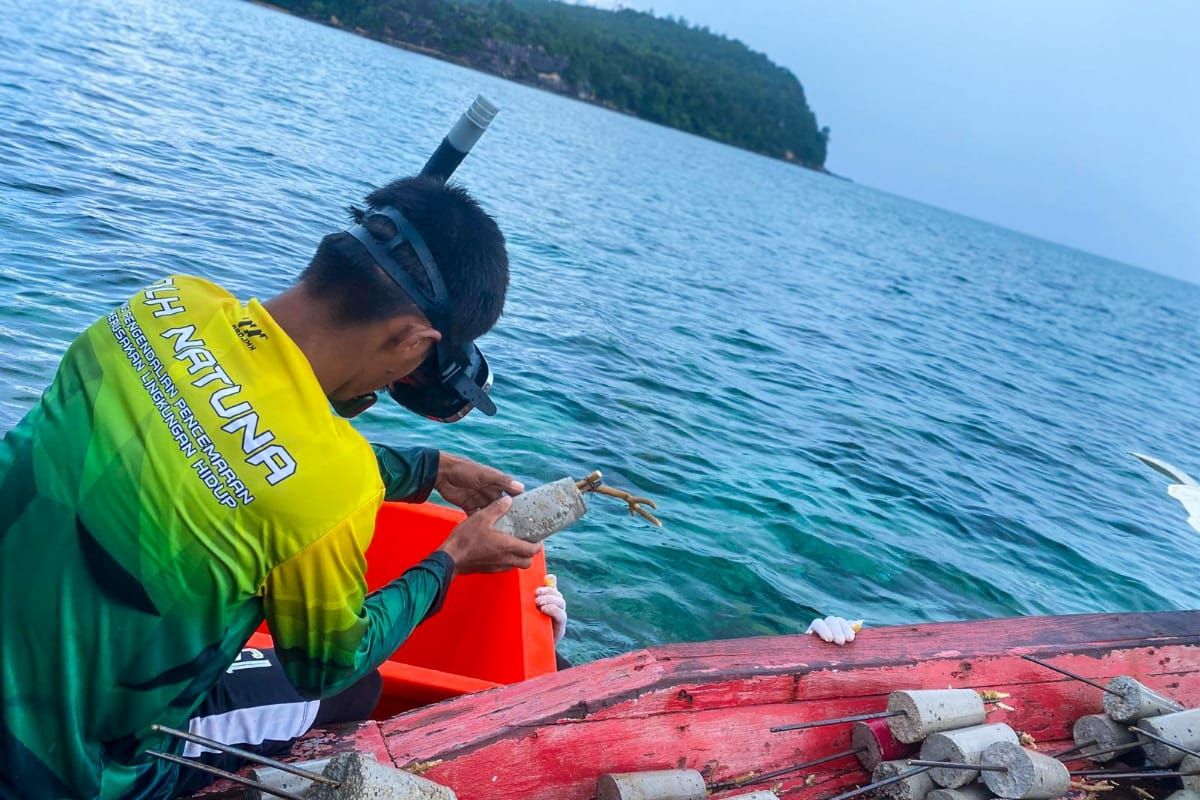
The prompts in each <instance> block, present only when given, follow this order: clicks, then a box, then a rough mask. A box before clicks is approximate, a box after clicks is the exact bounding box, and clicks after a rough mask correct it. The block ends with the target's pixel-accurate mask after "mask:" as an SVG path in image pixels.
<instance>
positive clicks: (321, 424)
mask: <svg viewBox="0 0 1200 800" xmlns="http://www.w3.org/2000/svg"><path fill="white" fill-rule="evenodd" d="M382 455H383V454H381V457H382ZM388 457H389V458H391V459H392V460H393V461H395V455H394V453H393V454H392V455H389V456H388ZM400 461H401V462H403V459H402V458H401V459H400ZM393 466H396V465H395V464H394V465H393ZM399 466H400V467H405V468H407V467H408V466H410V465H405V464H403V463H400V464H399ZM433 469H434V470H436V459H435V460H434V467H433ZM426 471H427V470H426ZM384 493H385V487H384V483H383V481H382V480H381V476H380V465H379V463H377V458H376V454H375V453H374V452H373V451H372V448H371V446H370V445H369V444H368V443H367V442H366V440H364V439H363V438H362V437H361V436H360V435H359V434H358V433H356V432H355V431H354V429H353V428H352V427H351V426H350V425H349V424H348V423H347V422H346V421H345V420H343V419H340V418H338V417H337V416H335V415H333V414H332V413H331V411H330V408H329V404H328V402H327V400H326V398H325V395H324V393H323V392H322V391H321V387H320V385H319V384H318V383H317V380H316V377H315V376H314V375H313V372H312V369H311V368H310V366H309V363H308V361H307V360H306V359H305V357H304V355H303V354H302V353H301V351H300V350H299V348H297V347H296V345H295V343H294V342H292V341H291V339H289V338H288V336H287V335H286V334H285V333H284V331H283V330H282V329H281V328H280V327H279V326H278V325H277V324H276V323H275V322H274V320H272V319H271V317H270V316H269V315H268V313H267V312H266V310H265V309H264V308H263V306H262V305H261V304H259V303H258V302H256V301H253V300H251V301H250V302H249V303H245V304H243V303H241V302H239V301H238V300H236V299H235V298H234V297H232V296H231V295H230V294H229V293H228V292H226V291H224V290H223V289H221V288H219V287H217V286H215V285H213V284H211V283H208V282H206V281H203V280H200V279H197V278H191V277H183V276H176V277H171V278H166V279H164V280H161V281H159V282H157V283H155V284H153V285H152V286H150V287H148V288H147V289H145V290H144V291H142V292H140V293H138V294H137V295H135V296H134V297H133V298H132V299H131V300H130V301H129V302H128V303H126V304H124V305H122V306H121V307H120V308H118V309H117V310H115V311H113V312H112V313H111V314H109V315H108V316H107V317H105V318H104V319H101V320H99V321H98V322H96V323H95V324H94V325H92V326H91V327H90V328H89V329H88V330H87V331H86V332H84V334H83V335H81V336H80V337H79V338H78V339H77V340H76V341H75V342H74V343H73V344H72V345H71V347H70V349H69V350H68V351H67V354H66V355H65V356H64V358H63V360H62V363H61V364H60V366H59V369H58V372H57V374H56V376H55V378H54V382H53V384H52V385H51V386H50V388H49V389H48V390H47V391H46V393H45V394H44V395H43V397H42V398H41V400H40V402H39V403H38V404H37V406H36V407H34V408H33V410H31V411H30V412H29V414H28V415H26V417H25V418H24V419H23V420H22V421H21V423H20V424H19V425H18V426H17V427H16V428H14V429H13V430H12V431H10V432H9V433H8V435H7V436H5V438H4V440H3V443H2V444H0V672H2V677H3V681H2V682H0V797H6V796H9V795H11V796H14V797H63V796H82V797H104V798H109V797H153V796H159V794H161V792H162V791H163V787H164V786H167V785H169V783H170V782H171V781H172V780H173V771H174V770H173V768H172V767H170V766H169V765H164V764H162V763H161V762H155V761H149V760H148V759H146V758H145V757H144V756H143V755H142V751H144V750H145V749H146V748H147V747H150V746H154V747H156V748H158V749H174V747H175V745H173V744H171V743H167V742H164V741H163V740H162V737H160V736H157V735H154V734H151V733H150V732H149V726H150V725H151V724H152V723H162V724H165V725H170V726H173V727H187V726H186V720H187V718H188V716H189V713H190V712H191V711H192V709H193V708H194V707H195V706H196V705H197V704H198V703H199V701H200V699H201V698H202V696H203V695H204V693H205V692H206V691H207V690H208V689H209V688H210V687H211V686H212V685H213V684H214V683H215V681H216V680H217V678H218V676H219V675H220V674H221V672H222V671H223V670H224V669H225V668H226V666H227V665H228V664H229V663H230V662H231V661H232V660H233V659H234V658H235V657H236V656H237V654H238V651H239V649H240V648H241V646H242V644H243V643H244V642H245V641H246V639H247V638H248V637H249V636H250V634H251V633H252V632H253V631H254V629H255V628H256V627H257V626H258V625H259V623H260V622H261V621H262V620H263V619H264V618H265V619H266V620H267V622H268V624H269V626H270V629H271V632H272V634H273V635H274V638H275V644H276V648H277V651H278V653H279V655H280V658H281V660H282V662H283V664H284V665H285V668H286V671H287V673H288V676H289V677H290V679H291V680H292V682H293V683H294V684H295V686H296V688H297V689H299V690H300V691H301V692H302V693H305V694H308V695H311V696H319V695H329V694H333V693H335V692H337V691H339V690H341V689H343V688H345V687H347V686H349V685H350V684H351V683H353V682H354V681H356V680H357V679H359V678H360V677H362V676H363V675H365V674H366V673H367V672H369V671H370V670H372V669H374V668H376V667H377V666H378V665H379V664H380V663H382V662H383V661H384V660H385V659H386V658H387V657H388V655H390V654H391V653H392V652H393V651H394V650H395V649H396V648H397V647H398V646H399V645H400V643H401V642H402V641H403V640H404V639H405V638H406V637H407V636H408V634H409V633H410V632H411V631H412V629H413V627H415V625H416V624H417V623H418V622H420V621H421V620H422V619H423V618H424V617H425V616H426V614H427V613H429V611H430V610H431V608H432V607H433V606H434V604H435V603H436V602H437V601H438V600H439V598H440V596H441V594H442V592H443V590H444V588H445V583H446V581H447V580H448V577H449V576H448V575H447V574H446V566H445V562H444V561H438V560H430V561H426V562H423V563H422V565H420V566H419V567H418V568H415V569H413V570H410V571H409V572H408V573H406V574H405V575H404V576H403V577H402V578H400V579H398V580H397V581H395V582H393V583H392V584H390V585H388V586H387V587H385V588H384V589H382V590H380V591H378V592H375V593H372V594H370V595H368V594H367V593H366V587H365V584H364V580H363V575H364V572H365V568H366V564H365V560H364V557H363V553H364V551H365V550H366V548H367V544H368V543H369V542H370V540H371V536H372V534H373V532H374V523H375V515H376V512H377V511H378V509H379V506H380V503H381V502H382V500H383V498H384Z"/></svg>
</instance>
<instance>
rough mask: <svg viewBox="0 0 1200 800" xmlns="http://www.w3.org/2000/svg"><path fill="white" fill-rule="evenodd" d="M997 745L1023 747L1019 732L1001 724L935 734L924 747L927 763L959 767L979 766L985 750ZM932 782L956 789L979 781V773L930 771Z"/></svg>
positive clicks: (922, 747) (970, 771)
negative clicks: (945, 763)
mask: <svg viewBox="0 0 1200 800" xmlns="http://www.w3.org/2000/svg"><path fill="white" fill-rule="evenodd" d="M996 742H1009V743H1010V744H1020V743H1021V740H1020V739H1018V738H1017V732H1016V731H1014V730H1013V729H1012V728H1010V727H1008V726H1007V725H1005V724H1004V723H1002V722H995V723H992V724H990V725H973V726H971V727H970V728H959V729H958V730H956V731H943V732H941V733H933V734H930V735H929V736H928V737H926V739H925V742H924V744H922V745H921V758H922V759H924V760H925V761H954V762H956V763H959V764H978V763H979V759H980V757H981V756H982V755H983V751H984V750H986V749H987V748H988V747H990V746H991V745H993V744H995V743H996ZM929 777H931V778H933V782H934V783H936V784H937V785H938V786H941V787H942V788H944V789H957V788H958V787H959V786H966V785H967V784H968V783H972V782H974V781H976V780H978V779H979V771H978V770H971V769H944V768H937V767H935V768H934V769H932V770H930V771H929Z"/></svg>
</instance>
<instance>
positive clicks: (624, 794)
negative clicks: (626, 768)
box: [596, 769, 708, 800]
mask: <svg viewBox="0 0 1200 800" xmlns="http://www.w3.org/2000/svg"><path fill="white" fill-rule="evenodd" d="M596 790H597V795H596V796H597V800H704V799H705V798H706V797H708V787H706V786H705V785H704V776H703V775H701V774H700V773H699V772H697V771H696V770H694V769H665V770H659V771H657V772H623V773H608V774H605V775H601V776H600V781H599V783H598V784H597V785H596Z"/></svg>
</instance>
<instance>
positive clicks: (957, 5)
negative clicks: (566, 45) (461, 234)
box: [592, 0, 1200, 283]
mask: <svg viewBox="0 0 1200 800" xmlns="http://www.w3.org/2000/svg"><path fill="white" fill-rule="evenodd" d="M592 4H594V5H600V6H608V7H611V6H612V5H613V4H614V3H613V2H611V0H592ZM621 4H622V5H624V6H626V7H629V8H638V9H643V10H650V9H653V10H654V12H655V13H657V14H658V15H660V16H663V15H666V14H673V15H675V16H682V17H684V18H686V19H687V20H688V22H690V23H692V24H701V25H707V26H709V27H710V28H711V29H712V30H714V31H716V32H720V33H725V34H727V35H729V36H732V37H735V38H738V39H741V40H742V41H743V42H745V43H746V44H747V45H749V46H750V47H752V48H753V49H755V50H759V51H761V52H764V53H766V54H767V55H768V56H770V57H771V59H772V60H773V61H775V62H776V63H778V64H782V65H783V66H785V67H788V68H789V69H790V70H792V72H794V73H795V74H796V76H797V77H798V78H799V79H800V81H801V83H802V84H803V85H804V89H805V93H806V95H807V96H808V101H809V104H810V106H811V107H812V108H813V110H814V111H815V112H816V114H817V120H818V124H820V125H828V126H829V127H830V129H831V133H832V138H831V141H830V151H829V153H830V155H829V159H828V162H827V164H826V166H827V167H828V168H829V169H830V170H832V171H834V172H836V173H839V174H842V175H845V176H846V177H848V178H851V179H852V180H855V181H857V182H859V183H863V184H866V185H868V186H873V187H876V188H879V189H883V190H885V191H888V192H892V193H894V194H898V195H902V196H904V197H910V198H913V199H915V200H919V201H921V202H925V203H929V204H931V205H935V206H940V207H942V208H946V209H949V210H952V211H956V212H959V213H961V214H965V215H967V216H970V217H975V218H977V219H982V220H985V221H987V222H992V223H995V224H999V225H1003V226H1005V227H1008V228H1013V229H1015V230H1018V231H1022V232H1024V233H1030V234H1033V235H1035V236H1038V237H1041V238H1043V239H1048V240H1050V241H1054V242H1059V243H1062V244H1066V245H1070V246H1072V247H1077V248H1079V249H1081V250H1086V251H1088V252H1092V253H1096V254H1099V255H1103V256H1107V257H1109V258H1112V259H1115V260H1117V261H1122V262H1125V263H1127V264H1134V265H1136V266H1140V267H1145V268H1147V269H1151V270H1154V271H1156V272H1162V273H1165V274H1168V275H1173V276H1175V277H1179V278H1183V279H1185V280H1189V281H1192V282H1195V283H1200V0H1121V1H1120V2H1117V1H1114V0H1038V2H1032V0H1007V1H1002V0H992V1H991V2H988V3H980V2H962V0H904V2H885V1H884V0H871V1H870V2H865V1H864V0H826V2H821V3H817V2H809V1H808V0H621Z"/></svg>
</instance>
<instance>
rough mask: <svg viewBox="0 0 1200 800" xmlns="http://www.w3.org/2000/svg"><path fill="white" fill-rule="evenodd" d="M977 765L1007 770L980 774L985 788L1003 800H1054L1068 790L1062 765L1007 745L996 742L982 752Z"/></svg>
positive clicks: (1069, 777) (1054, 759)
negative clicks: (1003, 799)
mask: <svg viewBox="0 0 1200 800" xmlns="http://www.w3.org/2000/svg"><path fill="white" fill-rule="evenodd" d="M979 763H980V764H982V765H986V766H993V767H1007V769H1006V770H1005V771H1004V772H992V771H987V772H984V773H983V782H984V784H985V785H987V788H988V789H990V790H991V791H992V793H993V794H995V795H996V796H997V797H1003V798H1005V800H1055V798H1059V797H1062V796H1063V795H1065V794H1066V793H1067V792H1068V791H1069V790H1070V788H1071V775H1070V773H1069V772H1067V766H1066V765H1065V764H1063V763H1062V762H1061V761H1059V760H1058V759H1056V758H1051V757H1050V756H1047V755H1043V754H1041V753H1039V752H1037V751H1036V750H1029V749H1028V748H1025V747H1021V746H1020V745H1018V744H1012V743H1011V742H996V743H995V744H994V745H992V746H991V747H989V748H988V749H987V750H984V751H983V757H982V758H981V759H980V762H979Z"/></svg>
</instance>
